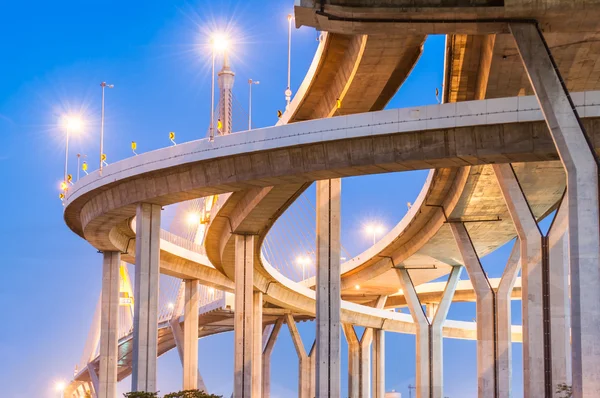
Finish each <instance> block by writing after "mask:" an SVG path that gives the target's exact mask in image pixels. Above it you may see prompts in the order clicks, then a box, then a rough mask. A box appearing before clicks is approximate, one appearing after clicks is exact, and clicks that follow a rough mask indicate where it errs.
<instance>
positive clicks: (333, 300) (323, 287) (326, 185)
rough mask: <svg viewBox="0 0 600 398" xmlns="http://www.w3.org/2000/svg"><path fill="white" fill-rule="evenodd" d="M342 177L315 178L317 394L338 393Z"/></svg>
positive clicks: (321, 396)
mask: <svg viewBox="0 0 600 398" xmlns="http://www.w3.org/2000/svg"><path fill="white" fill-rule="evenodd" d="M340 199H341V180H340V179H339V178H338V179H332V180H323V181H317V223H316V227H317V228H316V234H317V278H316V282H317V283H316V301H317V309H316V312H317V319H316V323H317V333H316V335H317V337H316V340H317V341H316V344H317V354H316V355H317V365H316V384H317V385H316V397H317V398H328V397H339V396H340V349H341V343H340V326H341V323H340V320H341V315H340V310H341V296H340V249H341V246H340V232H341V229H340V227H341V224H340V221H341V217H340V211H341V202H340Z"/></svg>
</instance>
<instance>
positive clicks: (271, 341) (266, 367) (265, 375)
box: [262, 318, 283, 398]
mask: <svg viewBox="0 0 600 398" xmlns="http://www.w3.org/2000/svg"><path fill="white" fill-rule="evenodd" d="M282 325H283V318H279V319H277V322H275V326H274V327H273V330H271V334H270V335H269V338H268V340H267V343H266V344H265V349H264V350H263V354H262V396H263V398H270V397H271V354H272V353H273V348H274V347H275V342H276V341H277V337H278V336H279V331H280V330H281V326H282Z"/></svg>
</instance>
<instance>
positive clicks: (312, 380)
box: [308, 340, 317, 398]
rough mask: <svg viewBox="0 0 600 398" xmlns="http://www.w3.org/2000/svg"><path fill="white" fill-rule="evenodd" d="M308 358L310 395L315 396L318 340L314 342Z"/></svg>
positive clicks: (312, 397) (311, 397)
mask: <svg viewBox="0 0 600 398" xmlns="http://www.w3.org/2000/svg"><path fill="white" fill-rule="evenodd" d="M308 360H309V362H310V388H309V389H308V396H309V397H310V398H314V397H315V396H316V393H317V392H316V391H317V374H316V367H317V342H316V340H315V342H314V343H313V345H312V347H311V349H310V353H309V354H308Z"/></svg>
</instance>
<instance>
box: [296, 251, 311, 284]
mask: <svg viewBox="0 0 600 398" xmlns="http://www.w3.org/2000/svg"><path fill="white" fill-rule="evenodd" d="M296 263H297V264H298V265H300V266H301V267H302V280H305V279H306V266H308V265H310V258H308V257H306V256H299V257H297V258H296Z"/></svg>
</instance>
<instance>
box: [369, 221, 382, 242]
mask: <svg viewBox="0 0 600 398" xmlns="http://www.w3.org/2000/svg"><path fill="white" fill-rule="evenodd" d="M365 232H366V233H367V234H369V235H373V244H375V242H376V240H377V236H378V235H381V234H382V233H383V232H384V229H383V225H381V224H369V225H367V226H366V227H365Z"/></svg>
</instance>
